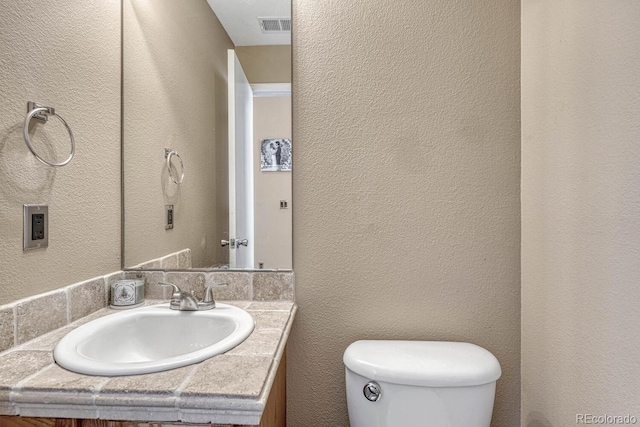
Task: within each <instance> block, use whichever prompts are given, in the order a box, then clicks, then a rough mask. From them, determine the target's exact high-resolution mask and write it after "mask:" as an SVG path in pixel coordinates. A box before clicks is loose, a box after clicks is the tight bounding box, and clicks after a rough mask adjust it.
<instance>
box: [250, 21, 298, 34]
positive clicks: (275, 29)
mask: <svg viewBox="0 0 640 427" xmlns="http://www.w3.org/2000/svg"><path fill="white" fill-rule="evenodd" d="M258 22H259V23H260V29H261V30H262V32H263V33H287V32H291V19H290V18H258Z"/></svg>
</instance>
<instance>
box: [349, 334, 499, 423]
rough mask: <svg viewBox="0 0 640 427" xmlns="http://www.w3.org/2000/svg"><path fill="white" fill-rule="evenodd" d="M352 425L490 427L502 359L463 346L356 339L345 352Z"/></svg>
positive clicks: (464, 344)
mask: <svg viewBox="0 0 640 427" xmlns="http://www.w3.org/2000/svg"><path fill="white" fill-rule="evenodd" d="M344 363H345V368H346V369H345V371H346V391H347V404H348V409H349V422H350V424H351V427H364V426H367V427H395V426H402V427H423V426H428V427H489V425H490V423H491V414H492V412H493V401H494V396H495V387H496V381H497V380H498V378H500V375H501V373H502V372H501V369H500V364H499V363H498V360H497V359H496V358H495V356H493V354H491V353H490V352H489V351H487V350H485V349H484V348H482V347H479V346H477V345H474V344H469V343H460V342H437V341H356V342H354V343H353V344H351V345H350V346H349V347H348V348H347V350H346V351H345V353H344Z"/></svg>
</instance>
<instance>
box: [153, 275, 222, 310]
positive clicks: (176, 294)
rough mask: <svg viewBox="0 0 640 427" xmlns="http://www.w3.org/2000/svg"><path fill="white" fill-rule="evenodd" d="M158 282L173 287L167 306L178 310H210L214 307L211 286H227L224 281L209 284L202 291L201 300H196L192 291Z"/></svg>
mask: <svg viewBox="0 0 640 427" xmlns="http://www.w3.org/2000/svg"><path fill="white" fill-rule="evenodd" d="M158 284H160V285H162V286H171V287H173V294H171V302H170V303H169V308H170V309H172V310H180V311H199V310H211V309H212V308H215V307H216V302H215V301H214V300H213V288H215V287H221V286H227V284H226V283H215V284H213V285H209V286H207V288H206V289H205V291H204V298H202V300H198V298H197V297H196V294H195V292H194V291H191V292H187V291H183V290H181V289H180V288H179V287H178V285H174V284H173V283H165V282H159V283H158Z"/></svg>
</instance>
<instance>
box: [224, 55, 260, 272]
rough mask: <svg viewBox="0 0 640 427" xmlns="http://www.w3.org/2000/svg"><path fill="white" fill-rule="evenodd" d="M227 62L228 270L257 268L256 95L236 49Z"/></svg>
mask: <svg viewBox="0 0 640 427" xmlns="http://www.w3.org/2000/svg"><path fill="white" fill-rule="evenodd" d="M227 58H228V59H227V63H228V71H229V74H228V82H229V241H230V244H229V267H230V268H254V261H253V258H254V247H255V245H254V236H253V161H252V159H253V92H252V90H251V86H250V85H249V81H248V80H247V76H245V74H244V71H243V70H242V66H241V65H240V61H238V57H237V56H236V53H235V51H234V50H233V49H229V51H228V56H227ZM232 239H233V240H232ZM234 243H235V244H234Z"/></svg>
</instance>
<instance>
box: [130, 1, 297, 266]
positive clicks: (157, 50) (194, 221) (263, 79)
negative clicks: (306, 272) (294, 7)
mask: <svg viewBox="0 0 640 427" xmlns="http://www.w3.org/2000/svg"><path fill="white" fill-rule="evenodd" d="M290 17H291V5H290V1H289V0H242V1H236V0H208V1H207V0H179V1H176V0H123V16H122V25H123V28H122V32H123V41H122V43H123V49H122V52H123V53H122V55H123V56H122V67H123V84H122V91H123V94H122V109H123V113H122V164H123V166H122V171H123V172H122V173H123V245H122V246H123V254H122V259H123V268H125V269H131V268H145V269H165V270H166V269H186V268H196V269H210V268H222V269H280V270H288V269H291V268H292V265H291V257H292V252H291V241H292V236H291V233H292V230H291V208H292V200H291V169H292V167H295V165H292V164H291V148H292V145H293V144H295V141H292V140H291V41H290V40H291V19H290Z"/></svg>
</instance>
